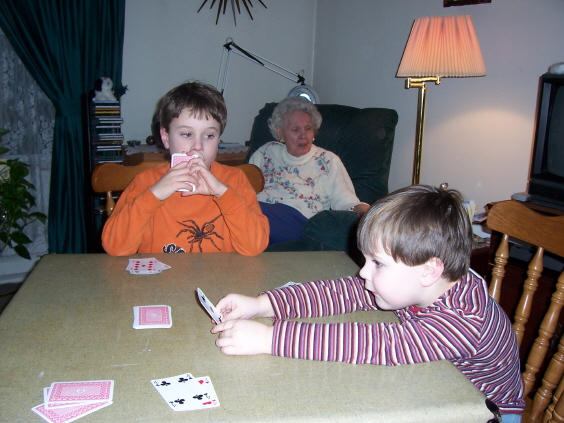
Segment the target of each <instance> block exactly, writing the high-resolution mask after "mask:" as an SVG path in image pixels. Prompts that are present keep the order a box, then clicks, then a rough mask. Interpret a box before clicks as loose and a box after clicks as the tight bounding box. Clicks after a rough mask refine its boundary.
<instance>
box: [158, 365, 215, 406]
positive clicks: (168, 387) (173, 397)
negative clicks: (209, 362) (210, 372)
mask: <svg viewBox="0 0 564 423" xmlns="http://www.w3.org/2000/svg"><path fill="white" fill-rule="evenodd" d="M151 384H152V385H153V386H154V387H155V389H156V390H157V391H158V392H159V394H160V395H161V396H162V397H163V399H164V400H165V401H166V403H167V404H168V406H169V407H170V408H171V409H173V410H174V411H188V410H201V409H205V408H213V407H219V399H218V397H217V394H216V392H215V389H214V387H213V384H212V382H211V379H210V378H209V376H202V377H197V378H195V377H193V376H192V375H191V374H190V373H186V374H183V375H178V376H173V377H169V378H164V379H156V380H152V381H151Z"/></svg>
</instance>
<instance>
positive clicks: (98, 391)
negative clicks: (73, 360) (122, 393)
mask: <svg viewBox="0 0 564 423" xmlns="http://www.w3.org/2000/svg"><path fill="white" fill-rule="evenodd" d="M113 395H114V381H113V380H89V381H76V382H54V383H52V384H51V386H50V387H48V388H44V389H43V404H40V405H38V406H36V407H33V408H32V409H31V410H32V411H33V412H34V413H35V414H37V415H38V416H39V417H41V418H42V419H43V420H45V421H47V422H49V423H68V422H72V421H74V420H77V419H79V418H81V417H84V416H86V415H88V414H90V413H93V412H94V411H98V410H100V409H101V408H104V407H107V406H108V405H111V404H112V398H113Z"/></svg>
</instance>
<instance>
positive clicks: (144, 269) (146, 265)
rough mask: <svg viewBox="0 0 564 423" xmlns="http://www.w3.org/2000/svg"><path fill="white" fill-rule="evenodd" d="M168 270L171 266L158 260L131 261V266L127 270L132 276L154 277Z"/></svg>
mask: <svg viewBox="0 0 564 423" xmlns="http://www.w3.org/2000/svg"><path fill="white" fill-rule="evenodd" d="M166 269H170V266H169V265H167V264H164V263H161V262H160V261H158V260H157V259H156V258H146V259H129V264H128V265H127V267H126V268H125V270H127V271H129V273H131V274H132V275H154V274H156V273H161V272H162V271H163V270H166Z"/></svg>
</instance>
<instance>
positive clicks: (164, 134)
mask: <svg viewBox="0 0 564 423" xmlns="http://www.w3.org/2000/svg"><path fill="white" fill-rule="evenodd" d="M160 133H161V141H162V142H163V145H164V147H165V148H167V149H168V147H169V144H168V133H167V132H166V129H165V128H163V127H162V126H161V128H160Z"/></svg>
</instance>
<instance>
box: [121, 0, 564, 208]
mask: <svg viewBox="0 0 564 423" xmlns="http://www.w3.org/2000/svg"><path fill="white" fill-rule="evenodd" d="M208 3H209V2H208ZM264 3H265V4H266V6H267V7H268V9H264V8H263V7H262V6H261V5H260V4H259V3H258V2H253V4H254V5H255V6H254V8H253V9H252V10H251V12H252V13H253V16H254V18H255V19H254V20H251V19H250V18H249V17H248V15H246V12H244V11H243V14H241V15H238V22H239V24H238V26H234V24H233V19H232V17H231V15H229V13H230V11H229V10H228V11H227V13H226V15H222V16H221V17H220V20H219V23H218V25H217V26H216V25H215V24H214V23H215V8H214V10H213V11H212V10H209V7H208V6H207V5H206V6H205V7H204V9H202V11H201V12H200V13H198V14H197V13H196V11H197V9H198V8H199V6H200V4H201V2H200V1H196V2H186V1H185V0H160V1H155V0H130V1H128V2H127V9H126V29H125V44H124V68H123V83H124V84H126V85H128V87H129V91H128V92H127V94H126V95H125V96H124V97H123V113H124V119H125V124H124V126H123V130H124V133H125V138H126V140H128V139H139V140H144V139H145V138H146V136H147V135H149V123H150V119H151V116H152V113H153V109H154V105H155V103H156V101H157V100H158V98H160V96H162V95H163V94H164V93H165V92H166V91H168V90H169V89H170V88H172V87H174V86H175V85H177V84H179V83H181V82H183V81H185V80H188V79H199V80H202V81H204V82H208V83H211V84H213V85H216V84H217V78H218V73H219V68H220V62H221V54H222V52H223V48H222V46H223V44H224V43H225V40H226V38H227V37H232V38H233V39H234V40H235V42H236V43H237V44H239V45H240V46H241V47H243V48H246V49H248V50H250V51H252V52H253V53H256V54H258V55H260V56H262V57H264V58H266V59H269V60H271V61H273V62H275V63H277V64H279V65H282V66H284V67H285V68H288V69H290V70H294V71H301V70H302V69H304V70H305V76H306V81H307V82H308V83H310V84H312V85H313V86H314V88H315V89H316V91H317V92H318V94H319V95H320V98H321V102H323V103H340V104H348V105H352V106H358V107H390V108H394V109H396V110H397V111H398V113H399V124H398V128H397V132H396V143H395V147H394V154H393V159H392V171H391V175H390V189H391V190H393V189H396V188H400V187H402V186H405V185H409V184H410V183H411V174H412V167H413V145H414V138H415V116H416V108H417V90H416V89H410V90H406V89H405V88H404V80H403V79H400V78H395V73H396V70H397V67H398V65H399V62H400V59H401V55H402V53H403V48H404V46H405V43H406V41H407V37H408V35H409V31H410V29H411V25H412V23H413V20H414V19H416V18H418V17H421V16H434V15H450V14H468V15H471V16H472V18H473V21H474V26H475V27H476V31H477V33H478V38H479V40H480V44H481V48H482V53H483V55H484V60H485V62H486V67H487V71H488V75H487V76H486V77H483V78H466V79H454V78H450V79H443V82H442V83H441V85H439V86H435V85H429V86H428V91H427V121H426V127H425V142H424V146H423V164H422V170H421V182H422V183H428V184H432V185H438V184H440V183H441V182H443V181H447V182H448V183H449V185H450V186H451V187H452V188H457V189H459V190H461V191H462V193H463V194H464V196H465V197H466V198H467V199H471V200H474V201H475V202H476V204H477V205H478V208H479V209H481V208H482V206H484V205H485V204H487V203H488V202H490V201H496V200H500V199H507V198H509V197H510V195H511V194H512V193H514V192H519V191H523V190H525V189H526V184H527V174H528V167H529V158H530V151H531V142H532V137H533V128H534V114H535V107H536V96H537V88H538V78H539V76H540V75H542V74H543V73H544V72H545V71H546V69H547V68H548V66H549V65H550V64H552V63H554V62H560V61H564V52H563V50H562V43H561V40H562V39H564V25H562V22H564V2H563V1H562V0H543V1H538V0H492V3H490V4H480V5H470V6H458V7H449V8H444V7H443V6H442V4H443V1H442V0H418V1H413V0H394V1H383V0H380V1H374V0H347V1H346V2H344V1H340V0H323V1H315V0H287V1H284V2H280V1H272V0H264ZM314 35H315V42H314ZM312 69H313V70H314V71H313V75H312ZM312 76H313V78H312ZM293 85H294V84H293V83H292V82H291V81H288V80H286V79H284V78H281V77H280V76H278V75H276V74H274V73H272V72H269V71H268V70H265V69H261V68H260V67H259V66H257V65H254V64H252V63H251V62H249V61H247V60H245V59H243V58H241V57H238V56H233V57H232V61H231V67H230V72H229V78H228V83H227V90H226V93H225V97H226V102H227V107H228V111H229V119H228V120H229V123H228V125H227V129H226V131H225V133H224V136H223V140H224V141H227V142H239V143H243V142H244V141H245V140H246V139H248V135H249V132H250V128H251V125H252V120H253V118H254V116H255V115H256V112H257V111H258V110H259V109H260V108H261V107H262V106H263V105H264V103H266V102H269V101H277V100H279V99H281V98H283V97H284V96H285V95H286V93H287V92H288V91H289V90H290V89H291V88H292V87H293ZM253 87H256V88H257V94H256V95H255V96H251V95H250V94H249V90H250V89H252V88H253Z"/></svg>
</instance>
